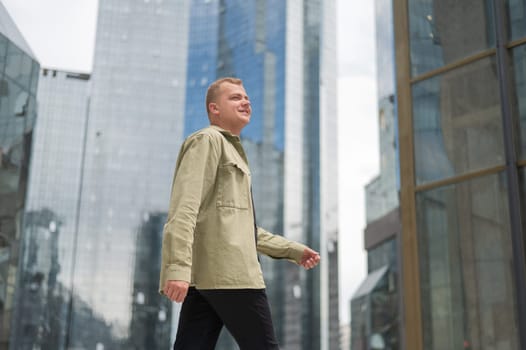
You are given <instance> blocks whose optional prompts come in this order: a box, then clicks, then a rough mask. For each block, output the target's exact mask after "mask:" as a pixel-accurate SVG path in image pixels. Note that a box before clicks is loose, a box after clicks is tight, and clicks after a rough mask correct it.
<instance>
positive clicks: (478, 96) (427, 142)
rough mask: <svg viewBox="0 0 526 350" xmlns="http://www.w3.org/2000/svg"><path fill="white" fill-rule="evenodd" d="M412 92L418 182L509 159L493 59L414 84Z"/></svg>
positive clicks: (477, 168)
mask: <svg viewBox="0 0 526 350" xmlns="http://www.w3.org/2000/svg"><path fill="white" fill-rule="evenodd" d="M412 94H413V118H414V143H415V169H416V170H415V172H416V181H417V183H418V184H422V183H425V182H429V181H434V180H439V179H443V178H447V177H451V176H454V175H459V174H462V173H466V172H469V171H475V170H480V169H484V168H487V167H491V166H496V165H500V164H503V163H504V150H503V140H502V137H503V136H502V121H501V109H500V98H499V90H498V84H497V71H496V67H495V62H494V60H493V59H492V58H485V59H482V60H479V61H476V62H474V63H472V64H470V65H468V66H464V67H462V68H459V69H456V70H453V71H451V72H448V73H445V74H443V75H440V76H437V77H434V78H431V79H428V80H425V81H422V82H419V83H417V84H414V85H413V90H412Z"/></svg>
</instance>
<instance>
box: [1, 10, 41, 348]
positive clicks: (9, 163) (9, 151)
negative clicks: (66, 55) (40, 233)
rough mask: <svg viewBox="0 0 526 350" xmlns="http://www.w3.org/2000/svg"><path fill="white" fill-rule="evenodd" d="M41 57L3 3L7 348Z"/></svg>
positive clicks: (3, 256)
mask: <svg viewBox="0 0 526 350" xmlns="http://www.w3.org/2000/svg"><path fill="white" fill-rule="evenodd" d="M38 70H39V63H38V62H37V61H36V59H35V58H34V56H33V53H32V52H31V50H29V48H28V46H27V44H26V42H25V41H24V39H23V37H22V36H21V35H20V32H19V31H18V29H17V28H16V26H15V24H14V23H13V22H12V20H11V18H10V17H9V15H8V13H7V11H6V10H5V8H4V7H3V5H2V4H1V3H0V348H2V349H7V348H8V346H9V338H10V335H11V333H12V328H11V321H12V317H13V314H14V312H15V303H16V299H17V298H18V294H17V293H16V289H17V283H19V279H20V269H19V266H18V261H19V257H20V254H21V248H20V247H21V245H22V242H23V232H22V224H23V212H24V207H25V205H26V193H27V187H28V168H29V164H30V158H31V157H30V156H31V142H32V140H33V128H34V124H35V119H36V115H37V114H36V86H37V84H38Z"/></svg>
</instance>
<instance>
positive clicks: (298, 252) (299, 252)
mask: <svg viewBox="0 0 526 350" xmlns="http://www.w3.org/2000/svg"><path fill="white" fill-rule="evenodd" d="M306 248H307V246H306V245H303V244H301V243H298V242H291V245H290V252H291V258H292V259H293V260H294V261H295V262H296V264H298V265H299V264H300V262H301V258H302V257H303V252H304V251H305V249H306Z"/></svg>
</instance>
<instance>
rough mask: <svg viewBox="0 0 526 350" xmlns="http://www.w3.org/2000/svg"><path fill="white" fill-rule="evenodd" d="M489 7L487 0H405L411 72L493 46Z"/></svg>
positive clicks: (491, 18)
mask: <svg viewBox="0 0 526 350" xmlns="http://www.w3.org/2000/svg"><path fill="white" fill-rule="evenodd" d="M492 9H493V5H492V1H491V0H463V1H458V0H439V1H438V0H436V1H435V0H409V27H410V31H409V40H410V46H411V49H410V50H411V72H412V74H411V75H412V76H417V75H419V74H422V73H424V72H427V71H429V70H432V69H436V68H439V67H441V66H443V65H446V64H448V63H451V62H454V61H456V60H459V59H462V58H465V57H467V56H470V55H472V54H474V53H477V52H480V51H483V50H485V49H487V48H491V47H494V46H495V36H494V19H493V11H492Z"/></svg>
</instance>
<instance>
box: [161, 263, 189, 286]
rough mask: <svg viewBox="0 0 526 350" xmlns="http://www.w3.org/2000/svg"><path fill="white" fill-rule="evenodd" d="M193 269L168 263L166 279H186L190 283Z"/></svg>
mask: <svg viewBox="0 0 526 350" xmlns="http://www.w3.org/2000/svg"><path fill="white" fill-rule="evenodd" d="M191 276H192V269H191V268H189V267H181V266H178V265H166V273H165V281H185V282H188V283H190V280H191Z"/></svg>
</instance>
